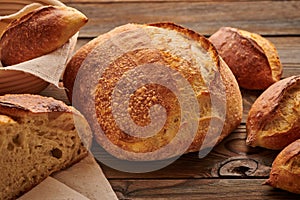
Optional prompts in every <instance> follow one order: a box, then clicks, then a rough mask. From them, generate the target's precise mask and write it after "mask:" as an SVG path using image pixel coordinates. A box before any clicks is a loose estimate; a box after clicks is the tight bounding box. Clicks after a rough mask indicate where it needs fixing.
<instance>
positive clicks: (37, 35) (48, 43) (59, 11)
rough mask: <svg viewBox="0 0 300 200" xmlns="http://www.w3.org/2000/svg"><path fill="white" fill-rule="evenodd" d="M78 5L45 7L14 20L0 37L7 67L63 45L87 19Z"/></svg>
mask: <svg viewBox="0 0 300 200" xmlns="http://www.w3.org/2000/svg"><path fill="white" fill-rule="evenodd" d="M87 20H88V19H87V18H86V16H84V15H83V14H82V13H80V12H79V11H77V10H76V9H74V8H70V7H65V6H42V7H40V8H37V9H35V10H33V11H32V12H29V13H27V14H26V15H24V16H22V17H21V18H19V19H16V20H14V21H13V22H11V23H10V24H9V25H8V27H6V30H5V31H4V33H3V35H2V37H1V39H0V60H1V62H2V65H3V66H10V65H14V64H18V63H21V62H24V61H27V60H31V59H34V58H37V57H40V56H42V55H45V54H48V53H50V52H52V51H54V50H56V49H58V48H59V47H61V46H62V45H63V44H65V43H66V42H67V41H68V40H69V39H70V38H71V36H73V35H74V34H75V33H76V32H78V30H79V29H80V28H81V27H82V26H83V25H84V24H85V23H86V22H87Z"/></svg>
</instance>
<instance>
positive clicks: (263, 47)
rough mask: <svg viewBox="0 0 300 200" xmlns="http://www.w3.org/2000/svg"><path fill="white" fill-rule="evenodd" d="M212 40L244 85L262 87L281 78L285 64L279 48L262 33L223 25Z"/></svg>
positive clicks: (250, 87) (239, 81)
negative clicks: (278, 50)
mask: <svg viewBox="0 0 300 200" xmlns="http://www.w3.org/2000/svg"><path fill="white" fill-rule="evenodd" d="M209 40H210V41H211V42H212V43H213V45H214V46H215V47H216V48H217V50H218V52H219V54H220V56H221V57H222V58H223V59H224V61H225V62H226V63H227V65H228V66H229V68H230V69H231V70H232V72H233V74H234V75H235V77H236V79H237V81H238V83H239V85H240V86H241V87H243V88H245V89H253V90H263V89H266V88H267V87H269V86H270V85H271V84H273V83H275V82H277V81H279V80H280V77H281V74H282V65H281V62H280V59H279V56H278V53H277V50H276V48H275V46H274V44H272V43H271V42H270V41H269V40H267V39H266V38H264V37H262V36H261V35H259V34H256V33H251V32H248V31H245V30H240V29H237V28H231V27H222V28H220V29H219V30H218V31H217V32H216V33H214V34H213V35H212V36H211V37H210V38H209Z"/></svg>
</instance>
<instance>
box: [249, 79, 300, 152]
mask: <svg viewBox="0 0 300 200" xmlns="http://www.w3.org/2000/svg"><path fill="white" fill-rule="evenodd" d="M299 102H300V76H291V77H289V78H286V79H283V80H281V81H279V82H277V83H275V84H273V85H271V86H270V87H269V88H268V89H267V90H266V91H264V92H263V93H262V94H261V95H260V96H259V97H258V98H257V100H256V101H255V102H254V104H253V105H252V107H251V109H250V111H249V114H248V119H247V123H246V128H247V134H248V137H247V144H248V145H251V146H253V147H255V146H260V147H265V148H268V149H283V148H284V147H285V146H287V145H289V144H290V143H291V142H293V141H295V140H297V139H300V134H299V131H300V106H299Z"/></svg>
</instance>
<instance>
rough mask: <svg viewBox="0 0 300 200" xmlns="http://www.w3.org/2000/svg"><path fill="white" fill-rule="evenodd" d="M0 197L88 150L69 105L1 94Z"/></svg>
mask: <svg viewBox="0 0 300 200" xmlns="http://www.w3.org/2000/svg"><path fill="white" fill-rule="evenodd" d="M0 152H1V153H0V171H1V173H0V191H1V192H0V199H4V200H5V199H14V198H16V197H17V196H19V195H20V194H22V193H24V192H26V191H28V190H30V189H31V188H32V187H34V186H35V185H37V184H38V183H40V182H41V181H42V180H43V179H45V178H46V177H47V176H49V175H50V174H51V173H53V172H55V171H58V170H60V169H62V168H65V167H67V166H69V165H70V164H72V163H74V162H76V161H78V160H79V159H81V158H83V157H84V156H85V155H86V154H87V150H86V148H85V147H84V146H83V144H82V142H81V140H80V138H79V136H78V133H77V131H76V128H75V125H74V118H73V113H72V111H71V109H70V108H68V106H66V105H65V104H63V103H62V102H60V101H56V100H54V99H52V98H46V97H41V96H36V95H5V96H1V97H0Z"/></svg>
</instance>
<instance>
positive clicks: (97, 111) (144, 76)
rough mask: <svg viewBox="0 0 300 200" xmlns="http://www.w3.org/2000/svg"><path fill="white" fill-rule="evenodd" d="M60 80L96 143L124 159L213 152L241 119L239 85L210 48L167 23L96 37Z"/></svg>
mask: <svg viewBox="0 0 300 200" xmlns="http://www.w3.org/2000/svg"><path fill="white" fill-rule="evenodd" d="M63 80H64V86H65V87H66V88H67V93H68V97H69V99H70V101H72V102H73V105H74V106H75V107H77V108H78V109H79V110H81V111H82V113H83V114H84V115H85V116H86V117H87V119H88V121H89V122H90V124H91V127H92V129H93V131H94V133H95V136H96V140H97V141H98V143H100V144H101V145H102V146H103V147H104V149H105V150H107V151H108V152H110V153H111V154H113V155H114V156H116V157H118V158H121V159H130V160H131V159H132V160H158V159H166V158H170V157H174V156H178V155H181V154H182V153H187V152H192V151H199V150H200V149H209V148H212V147H213V146H214V145H215V144H216V143H218V142H220V141H221V140H222V139H223V138H224V137H226V136H227V135H228V134H229V133H230V132H231V131H232V130H234V129H235V128H236V127H237V126H238V125H239V123H240V121H241V118H242V98H241V94H240V91H239V88H238V85H237V82H236V80H235V78H234V76H233V74H232V73H231V71H230V69H229V68H228V67H227V65H226V63H225V62H224V61H223V60H222V59H221V58H220V57H218V54H217V52H216V50H215V48H214V47H213V45H212V44H211V43H210V42H209V41H208V40H207V39H206V38H205V37H203V36H201V35H199V34H198V33H196V32H194V31H191V30H188V29H186V28H183V27H180V26H178V25H175V24H172V23H157V24H151V25H138V24H127V25H124V26H120V27H117V28H115V29H114V30H112V31H110V32H108V33H106V34H103V35H100V36H99V37H98V38H96V39H94V40H92V41H90V42H89V43H88V44H86V45H84V46H83V47H82V48H80V49H79V50H78V52H76V54H75V55H74V56H73V58H72V59H71V61H70V62H69V63H68V65H67V68H66V71H65V74H64V78H63Z"/></svg>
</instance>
